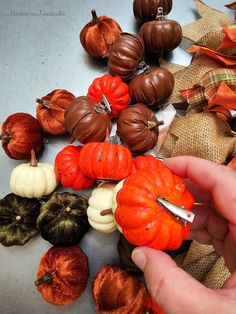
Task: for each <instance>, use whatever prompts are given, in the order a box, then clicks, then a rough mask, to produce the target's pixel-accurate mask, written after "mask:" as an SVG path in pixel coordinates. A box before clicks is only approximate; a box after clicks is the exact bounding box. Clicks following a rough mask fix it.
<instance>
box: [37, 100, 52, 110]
mask: <svg viewBox="0 0 236 314" xmlns="http://www.w3.org/2000/svg"><path fill="white" fill-rule="evenodd" d="M36 102H37V103H39V104H40V105H42V106H44V107H46V108H49V104H50V101H49V100H42V99H40V98H37V99H36Z"/></svg>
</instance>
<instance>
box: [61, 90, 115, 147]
mask: <svg viewBox="0 0 236 314" xmlns="http://www.w3.org/2000/svg"><path fill="white" fill-rule="evenodd" d="M65 126H66V128H67V130H68V132H69V133H70V134H71V142H73V141H74V140H75V139H77V140H79V141H80V142H81V143H83V144H85V143H88V142H102V141H104V139H105V137H106V132H107V129H108V130H109V132H110V130H111V120H110V116H109V112H108V111H107V109H106V107H105V106H104V104H102V103H101V104H97V103H96V102H95V101H94V100H92V99H90V98H88V97H85V96H80V97H78V98H76V99H75V100H74V101H72V103H71V104H70V105H69V107H67V109H66V111H65Z"/></svg>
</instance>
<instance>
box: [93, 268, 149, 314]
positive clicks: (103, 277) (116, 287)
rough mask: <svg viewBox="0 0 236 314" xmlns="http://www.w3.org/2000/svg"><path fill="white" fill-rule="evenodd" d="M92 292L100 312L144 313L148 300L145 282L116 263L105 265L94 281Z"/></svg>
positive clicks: (120, 313) (117, 313) (103, 313)
mask: <svg viewBox="0 0 236 314" xmlns="http://www.w3.org/2000/svg"><path fill="white" fill-rule="evenodd" d="M111 287H112V289H111ZM92 293H93V299H94V302H95V307H96V310H97V311H98V313H100V314H109V313H116V314H130V313H132V314H140V313H144V309H145V306H146V302H147V292H146V289H145V286H144V284H143V283H142V282H141V281H139V280H138V279H137V278H136V277H134V276H132V275H131V274H129V273H127V272H126V271H125V270H123V269H121V268H120V267H118V266H115V265H105V266H104V267H102V268H101V269H100V270H99V272H98V273H97V275H96V276H95V278H94V281H93V287H92Z"/></svg>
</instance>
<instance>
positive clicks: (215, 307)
mask: <svg viewBox="0 0 236 314" xmlns="http://www.w3.org/2000/svg"><path fill="white" fill-rule="evenodd" d="M132 259H133V261H134V262H135V263H136V265H137V266H138V267H139V268H140V269H141V270H142V271H143V272H144V276H145V281H146V285H147V288H148V291H149V293H150V295H151V296H152V298H153V300H154V301H155V302H156V303H157V304H158V305H159V306H160V307H161V308H162V309H163V310H165V312H166V313H167V314H180V313H181V314H182V313H188V314H199V313H220V312H219V310H221V311H223V312H221V313H225V312H224V310H226V309H227V308H228V306H227V304H225V303H226V302H224V301H225V300H224V298H223V297H222V296H219V295H218V294H217V293H215V292H214V291H213V290H211V289H208V288H206V287H204V286H203V285H202V284H200V283H199V282H198V281H196V280H195V279H193V278H192V277H191V276H190V275H189V274H187V273H186V272H185V271H183V270H182V269H181V268H179V267H178V266H177V265H176V264H175V262H174V261H173V260H172V259H171V258H170V257H169V256H168V255H167V254H166V253H164V252H162V251H156V250H154V249H150V248H147V247H139V248H136V249H135V250H134V251H133V253H132ZM222 301H223V302H222ZM227 313H228V312H227Z"/></svg>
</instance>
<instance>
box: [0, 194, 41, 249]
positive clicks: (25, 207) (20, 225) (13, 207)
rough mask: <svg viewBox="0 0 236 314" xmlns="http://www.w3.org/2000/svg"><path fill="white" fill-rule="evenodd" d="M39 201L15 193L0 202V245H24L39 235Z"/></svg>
mask: <svg viewBox="0 0 236 314" xmlns="http://www.w3.org/2000/svg"><path fill="white" fill-rule="evenodd" d="M40 206H41V204H40V202H39V200H37V199H34V198H32V199H29V198H26V197H20V196H17V195H15V194H13V193H11V194H8V195H6V196H5V197H4V198H3V199H1V200H0V243H1V244H2V245H4V246H12V245H24V244H25V243H26V242H27V241H29V239H30V238H32V237H34V236H35V235H36V234H37V233H38V228H37V218H38V215H39V210H40Z"/></svg>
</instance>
